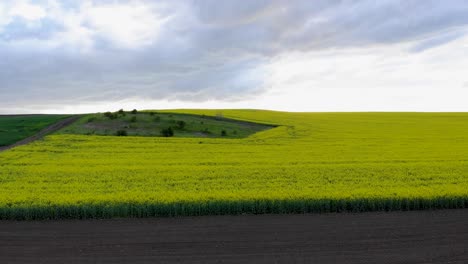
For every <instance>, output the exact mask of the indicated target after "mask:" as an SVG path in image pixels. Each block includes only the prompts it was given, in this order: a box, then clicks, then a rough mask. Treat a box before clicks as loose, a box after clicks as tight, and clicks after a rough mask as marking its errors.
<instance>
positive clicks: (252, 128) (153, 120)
mask: <svg viewBox="0 0 468 264" xmlns="http://www.w3.org/2000/svg"><path fill="white" fill-rule="evenodd" d="M169 127H170V128H171V129H173V132H174V135H173V136H174V137H202V138H203V137H210V138H217V137H223V138H244V137H247V136H249V135H252V134H255V133H256V132H259V131H262V130H266V129H270V128H273V126H270V125H264V124H258V123H253V122H245V121H239V120H232V119H227V118H224V117H222V116H220V115H218V116H217V117H216V116H215V117H213V116H199V115H187V114H174V113H163V112H139V113H136V114H132V113H129V112H123V113H122V114H118V113H115V114H113V115H112V116H111V118H109V117H106V116H105V115H104V114H102V113H100V114H90V115H86V116H84V117H82V118H81V119H79V120H78V121H77V122H75V123H74V124H72V125H70V126H68V127H65V128H63V129H62V130H61V131H60V132H59V133H61V134H82V135H101V136H102V135H104V136H115V135H117V132H118V131H125V134H126V135H128V136H161V132H162V130H163V129H167V128H169ZM223 131H224V132H223Z"/></svg>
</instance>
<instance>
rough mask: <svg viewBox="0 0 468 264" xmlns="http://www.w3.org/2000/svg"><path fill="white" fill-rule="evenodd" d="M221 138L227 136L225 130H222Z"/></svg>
mask: <svg viewBox="0 0 468 264" xmlns="http://www.w3.org/2000/svg"><path fill="white" fill-rule="evenodd" d="M221 136H222V137H225V136H227V132H226V130H224V129H223V130H221Z"/></svg>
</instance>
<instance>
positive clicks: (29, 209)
mask: <svg viewBox="0 0 468 264" xmlns="http://www.w3.org/2000/svg"><path fill="white" fill-rule="evenodd" d="M463 208H468V197H447V196H446V197H437V198H431V199H428V198H375V199H371V198H360V199H308V200H307V199H303V200H299V199H297V200H273V199H272V200H239V201H222V200H219V201H217V200H213V201H208V202H190V201H186V202H172V203H151V202H148V203H134V202H122V203H94V204H80V205H50V206H24V207H23V206H0V220H60V219H109V218H142V217H177V216H207V215H241V214H305V213H345V212H353V213H354V212H375V211H413V210H431V209H432V210H436V209H463Z"/></svg>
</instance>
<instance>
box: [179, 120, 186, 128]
mask: <svg viewBox="0 0 468 264" xmlns="http://www.w3.org/2000/svg"><path fill="white" fill-rule="evenodd" d="M177 128H179V129H184V128H185V121H182V120H180V121H177Z"/></svg>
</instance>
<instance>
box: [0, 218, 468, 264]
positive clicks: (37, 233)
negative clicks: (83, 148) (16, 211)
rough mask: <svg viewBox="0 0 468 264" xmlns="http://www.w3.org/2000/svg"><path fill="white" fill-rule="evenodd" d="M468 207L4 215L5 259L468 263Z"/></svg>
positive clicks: (0, 240) (0, 243)
mask: <svg viewBox="0 0 468 264" xmlns="http://www.w3.org/2000/svg"><path fill="white" fill-rule="evenodd" d="M467 223H468V210H439V211H411V212H388V213H384V212H377V213H376V212H373V213H360V214H351V213H342V214H306V215H240V216H205V217H181V218H146V219H111V220H82V221H80V220H70V221H24V222H22V221H2V222H0V262H1V263H83V262H88V263H89V262H90V263H468V224H467Z"/></svg>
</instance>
